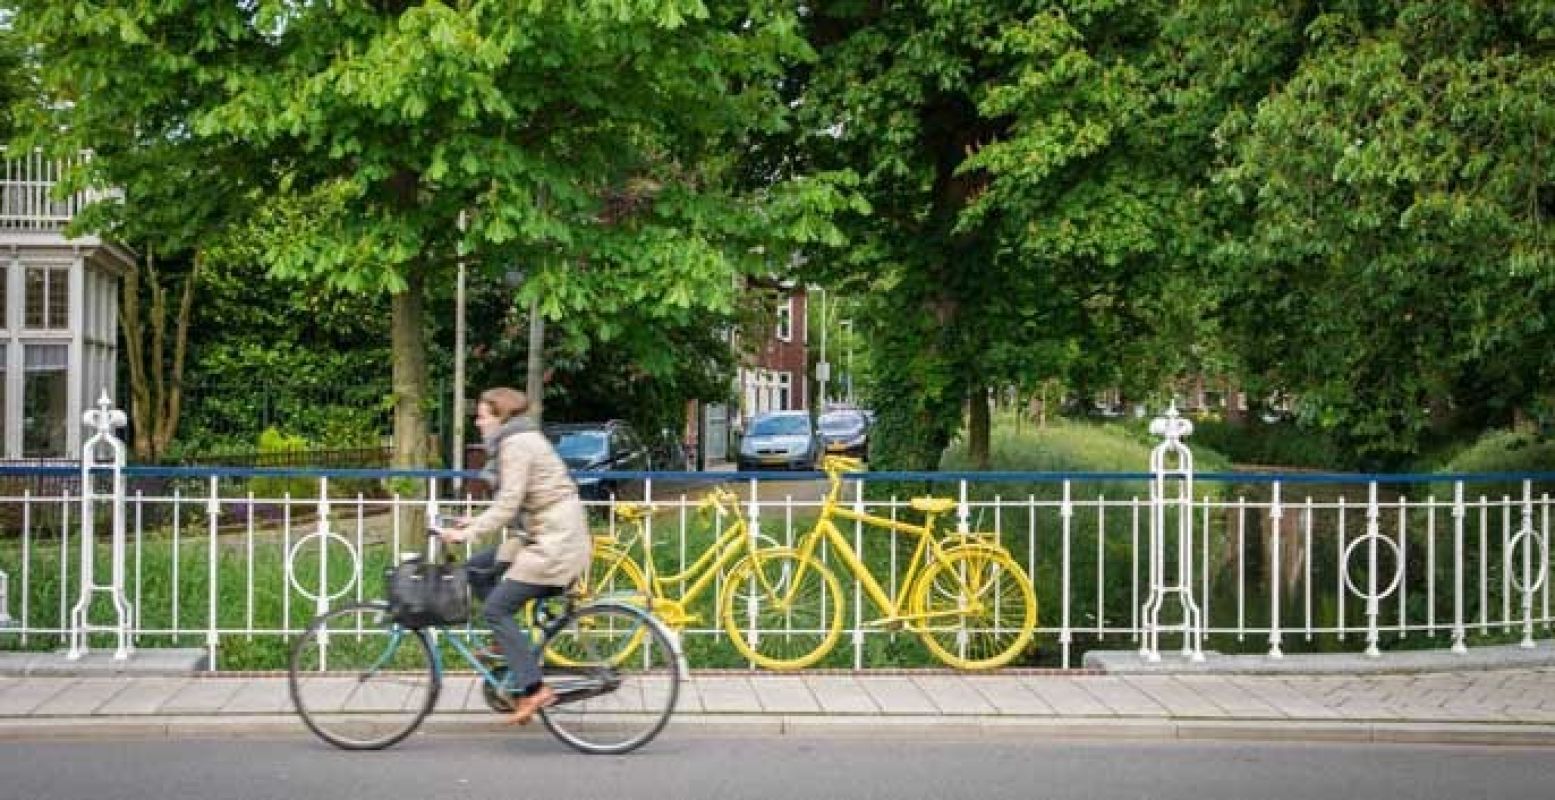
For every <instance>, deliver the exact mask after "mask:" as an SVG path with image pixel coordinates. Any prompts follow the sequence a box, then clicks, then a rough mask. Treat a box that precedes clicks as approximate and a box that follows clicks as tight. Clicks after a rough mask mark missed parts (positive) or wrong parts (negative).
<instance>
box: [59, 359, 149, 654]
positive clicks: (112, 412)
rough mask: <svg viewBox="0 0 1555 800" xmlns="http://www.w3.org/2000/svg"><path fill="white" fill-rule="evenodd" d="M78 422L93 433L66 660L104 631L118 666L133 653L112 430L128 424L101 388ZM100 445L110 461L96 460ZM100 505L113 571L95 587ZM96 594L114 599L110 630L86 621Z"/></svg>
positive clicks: (117, 449) (86, 454)
mask: <svg viewBox="0 0 1555 800" xmlns="http://www.w3.org/2000/svg"><path fill="white" fill-rule="evenodd" d="M81 421H82V422H84V423H86V425H87V426H89V427H91V428H92V429H94V431H95V432H94V433H93V434H92V437H91V438H90V439H87V440H86V444H84V445H82V446H81V516H80V519H81V590H80V593H79V594H78V595H77V596H76V605H75V607H74V608H72V609H71V610H70V650H69V652H67V653H66V654H65V657H66V658H68V659H70V660H72V661H74V660H76V659H79V658H80V657H81V656H83V655H86V651H87V649H88V648H87V634H88V633H90V632H93V631H103V632H109V633H113V634H116V636H117V638H118V648H117V649H116V650H114V654H113V657H114V660H116V661H122V660H124V659H126V658H129V655H130V651H131V650H132V649H133V647H132V645H131V643H130V623H131V620H132V619H133V615H132V614H131V613H130V606H129V602H128V601H127V600H126V599H125V596H124V442H122V441H120V440H119V438H118V437H116V436H115V435H114V433H113V432H114V429H115V428H122V427H124V425H125V423H126V422H127V421H128V420H127V418H126V417H125V416H124V412H123V411H120V410H118V409H116V408H114V407H113V400H111V399H109V397H108V391H107V390H106V389H105V390H103V393H102V397H100V398H99V399H98V401H97V408H95V409H92V410H89V411H87V412H86V413H84V414H82V415H81ZM101 445H107V446H108V448H109V450H111V451H112V458H111V460H109V461H99V460H98V459H97V451H98V447H99V446H101ZM104 471H107V472H108V474H109V476H110V483H111V485H110V487H109V488H108V490H107V491H101V492H100V491H98V490H97V478H98V477H100V475H101V473H102V472H104ZM102 502H106V503H107V504H108V508H109V513H110V516H111V518H112V524H113V539H112V542H111V545H110V551H109V552H110V559H111V561H112V571H111V573H110V577H109V581H108V583H106V584H99V583H98V582H97V574H96V569H95V565H94V556H95V554H96V549H97V543H96V542H95V541H94V539H95V538H96V537H95V536H94V531H93V526H94V525H95V524H96V516H97V515H96V513H95V511H96V506H97V505H98V504H99V503H102ZM98 592H107V593H108V596H109V597H110V598H111V599H112V600H113V610H114V616H115V621H114V624H112V625H93V624H92V622H91V620H90V619H89V618H88V617H89V616H90V615H89V611H90V610H91V607H92V596H93V595H94V594H96V593H98Z"/></svg>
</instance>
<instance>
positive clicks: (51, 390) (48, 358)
mask: <svg viewBox="0 0 1555 800" xmlns="http://www.w3.org/2000/svg"><path fill="white" fill-rule="evenodd" d="M24 352H25V353H26V357H25V360H26V364H25V369H26V375H25V379H24V380H23V386H22V456H23V457H25V458H47V457H53V456H63V455H65V445H66V441H65V439H66V431H68V430H69V420H70V413H69V410H68V408H67V407H66V402H67V400H66V396H67V388H68V386H69V377H68V376H69V359H70V348H69V347H68V346H66V345H60V344H44V345H36V344H35V345H27V349H26V350H25V351H24Z"/></svg>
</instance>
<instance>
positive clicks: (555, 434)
mask: <svg viewBox="0 0 1555 800" xmlns="http://www.w3.org/2000/svg"><path fill="white" fill-rule="evenodd" d="M546 436H547V438H549V439H550V440H551V444H553V445H555V446H556V454H557V455H559V456H561V457H562V460H564V461H575V460H576V461H592V460H594V459H598V458H603V457H604V456H605V449H606V447H608V446H609V444H610V440H609V437H608V436H606V435H605V432H604V431H551V432H549V433H547V434H546Z"/></svg>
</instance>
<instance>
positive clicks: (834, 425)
mask: <svg viewBox="0 0 1555 800" xmlns="http://www.w3.org/2000/svg"><path fill="white" fill-rule="evenodd" d="M816 424H817V425H818V426H819V427H820V429H821V430H823V431H825V432H827V433H848V432H851V431H856V430H858V429H859V428H862V427H864V415H863V414H860V413H858V412H856V411H837V412H833V413H831V414H822V415H821V419H820V421H819V422H818V423H816Z"/></svg>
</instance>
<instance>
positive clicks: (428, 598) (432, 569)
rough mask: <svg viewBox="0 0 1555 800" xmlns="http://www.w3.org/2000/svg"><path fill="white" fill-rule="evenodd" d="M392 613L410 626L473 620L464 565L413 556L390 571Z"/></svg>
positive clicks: (398, 620)
mask: <svg viewBox="0 0 1555 800" xmlns="http://www.w3.org/2000/svg"><path fill="white" fill-rule="evenodd" d="M387 578H388V584H389V616H391V617H393V618H394V621H395V622H398V623H399V624H401V625H403V626H405V627H407V628H412V629H416V628H425V627H428V626H432V625H458V624H460V623H463V622H467V621H468V620H469V619H470V592H469V581H468V579H467V578H466V577H465V574H464V567H463V566H462V565H460V564H455V563H453V562H451V561H444V562H441V563H437V562H428V561H423V560H421V559H412V560H409V561H404V562H402V563H401V564H400V565H399V566H396V567H392V568H390V569H389V570H388V572H387Z"/></svg>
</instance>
